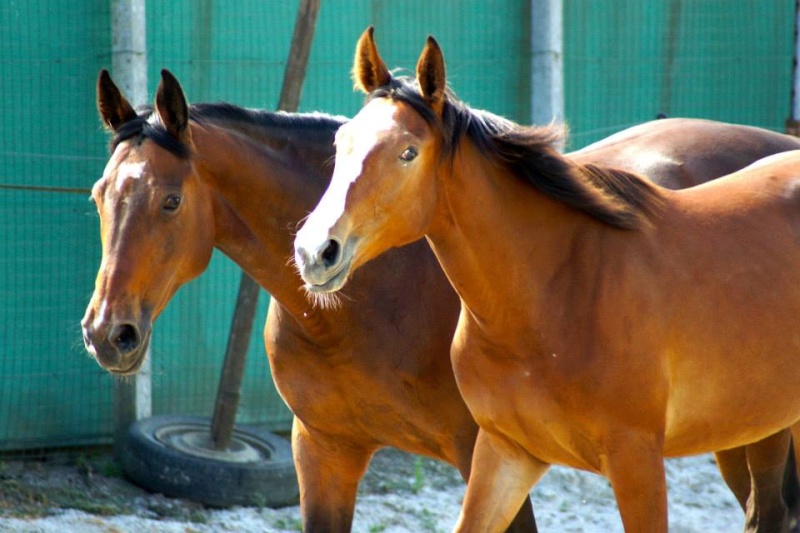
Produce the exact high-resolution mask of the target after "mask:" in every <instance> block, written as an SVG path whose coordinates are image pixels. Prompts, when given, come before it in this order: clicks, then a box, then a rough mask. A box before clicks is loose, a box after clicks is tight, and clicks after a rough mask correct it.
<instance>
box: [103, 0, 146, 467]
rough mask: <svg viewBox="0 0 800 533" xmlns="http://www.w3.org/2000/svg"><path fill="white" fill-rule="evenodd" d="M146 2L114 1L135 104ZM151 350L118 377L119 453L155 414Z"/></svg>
mask: <svg viewBox="0 0 800 533" xmlns="http://www.w3.org/2000/svg"><path fill="white" fill-rule="evenodd" d="M145 4H146V0H112V1H111V71H112V73H113V75H114V79H115V80H116V82H117V85H118V86H119V87H120V89H121V90H122V92H123V94H125V95H127V97H128V99H129V101H130V102H131V103H132V104H133V105H134V106H136V105H141V104H144V103H146V101H147V55H146V49H147V48H146V47H147V45H146V41H147V34H146V31H145ZM150 376H151V370H150V350H149V348H148V352H147V355H146V356H145V361H144V363H143V364H142V367H141V370H140V371H139V373H138V374H137V375H136V376H134V377H131V378H115V387H114V422H115V428H114V446H115V452H116V453H117V454H118V453H119V451H120V445H121V444H122V443H123V442H124V436H125V434H126V432H127V431H128V427H129V426H130V425H131V424H132V423H133V422H135V421H136V420H139V419H140V418H147V417H149V416H150V415H151V414H152V401H151V400H152V395H151V381H150Z"/></svg>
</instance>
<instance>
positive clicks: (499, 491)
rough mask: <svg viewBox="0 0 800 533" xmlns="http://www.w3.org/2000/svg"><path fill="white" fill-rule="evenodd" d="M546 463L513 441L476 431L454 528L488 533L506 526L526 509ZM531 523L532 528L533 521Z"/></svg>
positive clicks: (546, 466) (544, 470)
mask: <svg viewBox="0 0 800 533" xmlns="http://www.w3.org/2000/svg"><path fill="white" fill-rule="evenodd" d="M549 466H550V465H548V464H546V463H543V462H542V461H539V460H538V459H536V458H535V457H533V456H531V455H530V454H528V453H527V452H525V451H524V450H523V449H522V448H520V447H519V446H518V445H517V444H515V443H513V442H510V441H508V440H506V439H504V438H502V437H499V436H495V435H490V434H488V433H487V432H486V431H484V430H480V431H478V438H477V440H476V441H475V451H474V453H473V455H472V472H471V474H470V476H469V482H468V483H467V492H466V494H465V495H464V504H463V506H462V508H461V514H460V516H459V517H458V522H457V524H456V527H455V531H457V532H472V531H474V532H480V533H484V532H486V533H489V532H501V531H503V530H505V529H506V528H508V527H509V526H510V525H511V524H512V521H513V520H514V519H515V516H518V515H519V514H520V513H522V512H523V511H524V510H525V507H524V506H523V504H524V503H525V502H526V500H527V502H528V505H530V500H528V491H529V490H530V488H531V487H532V486H533V485H534V484H535V483H536V482H537V481H538V480H539V478H541V477H542V476H543V475H544V473H545V472H546V471H547V468H548V467H549ZM521 506H522V509H521ZM532 516H533V515H531V518H532ZM517 525H520V524H517ZM532 525H533V527H534V528H535V523H534V524H532ZM520 527H521V525H520Z"/></svg>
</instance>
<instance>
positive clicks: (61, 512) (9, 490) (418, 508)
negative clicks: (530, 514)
mask: <svg viewBox="0 0 800 533" xmlns="http://www.w3.org/2000/svg"><path fill="white" fill-rule="evenodd" d="M667 473H668V483H669V503H670V508H669V510H670V531H671V532H674V533H690V532H703V533H714V532H720V533H727V532H736V531H741V530H742V525H743V513H742V512H741V510H740V509H739V506H738V504H737V503H736V501H735V500H734V498H733V496H732V495H731V494H730V492H729V491H728V490H727V488H726V487H725V485H724V484H723V482H722V480H721V478H720V476H719V473H718V471H717V468H716V465H715V463H714V459H713V456H710V455H703V456H698V457H691V458H683V459H671V460H668V461H667ZM0 491H1V492H0V531H21V532H31V533H32V532H37V533H66V532H72V531H75V532H81V533H83V532H86V533H94V532H98V533H99V532H104V533H105V532H108V533H112V532H113V533H128V532H130V533H145V532H159V533H160V532H165V533H173V532H174V533H193V532H197V533H205V532H209V533H211V532H217V531H236V532H244V533H249V532H264V531H266V532H284V531H300V530H301V525H300V511H299V507H297V506H293V507H285V508H281V509H268V508H251V507H236V508H231V509H208V508H205V507H204V506H202V505H199V504H197V503H195V502H191V501H186V500H181V499H174V498H167V497H164V496H162V495H158V494H150V493H148V492H146V491H144V490H142V489H140V488H138V487H136V486H134V485H132V484H130V483H129V482H127V481H126V480H125V479H124V478H123V476H122V475H121V474H120V473H119V471H118V469H117V468H116V465H115V464H114V463H113V461H111V459H110V457H108V456H103V455H100V456H93V457H88V458H86V457H84V458H80V457H79V458H78V459H77V460H74V459H73V460H70V461H56V462H53V461H51V462H47V463H42V462H30V461H24V462H23V461H11V462H9V461H6V462H4V463H2V465H0ZM463 493H464V485H463V483H462V482H461V480H460V477H459V476H458V473H457V472H456V471H455V470H454V469H453V468H451V467H449V466H447V465H444V464H442V463H439V462H436V461H432V460H429V459H425V458H420V457H416V456H412V455H408V454H405V453H402V452H398V451H395V450H383V451H381V452H380V453H378V454H377V455H376V457H375V459H374V460H373V463H372V466H371V467H370V470H369V472H368V474H367V475H366V476H365V478H364V480H363V482H362V485H361V490H360V494H359V499H358V503H357V506H356V518H355V523H354V527H353V530H354V531H355V532H357V533H379V532H392V533H406V532H446V531H450V530H451V528H452V526H453V525H454V523H455V521H456V519H457V517H458V512H459V508H460V507H459V506H460V503H461V498H462V496H463ZM531 494H532V498H533V504H534V509H535V512H536V517H537V522H538V525H539V530H540V531H541V532H542V533H548V532H553V533H560V532H589V533H594V532H597V533H606V532H621V531H622V525H621V522H620V519H619V515H618V513H617V508H616V505H615V503H614V499H613V494H612V492H611V488H610V486H609V484H608V482H607V481H606V480H605V479H604V478H602V477H600V476H596V475H593V474H587V473H584V472H578V471H575V470H571V469H566V468H559V467H554V468H552V469H551V470H550V471H549V472H548V473H547V474H546V475H545V477H544V478H543V479H542V481H541V482H540V483H539V484H538V485H537V486H536V488H535V489H534V490H533V492H532V493H531Z"/></svg>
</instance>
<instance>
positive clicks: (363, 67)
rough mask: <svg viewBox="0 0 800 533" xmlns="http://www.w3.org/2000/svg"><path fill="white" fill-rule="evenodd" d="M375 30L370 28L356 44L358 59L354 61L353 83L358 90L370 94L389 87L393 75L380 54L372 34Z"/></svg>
mask: <svg viewBox="0 0 800 533" xmlns="http://www.w3.org/2000/svg"><path fill="white" fill-rule="evenodd" d="M374 31H375V28H374V27H372V26H370V27H369V28H367V29H366V30H365V31H364V33H362V34H361V37H360V38H359V39H358V44H356V57H355V60H354V61H353V82H354V83H355V87H356V88H357V89H361V90H362V91H363V92H365V93H367V94H369V93H371V92H372V91H374V90H375V89H377V88H378V87H383V86H385V85H389V82H390V81H391V79H392V75H391V74H390V73H389V69H387V68H386V64H385V63H384V62H383V59H381V56H380V55H379V54H378V47H377V46H375V39H374V38H373V36H372V34H373V33H374Z"/></svg>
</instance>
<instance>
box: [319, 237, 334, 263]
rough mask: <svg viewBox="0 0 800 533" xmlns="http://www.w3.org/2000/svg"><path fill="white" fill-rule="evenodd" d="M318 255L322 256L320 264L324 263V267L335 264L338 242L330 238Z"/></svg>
mask: <svg viewBox="0 0 800 533" xmlns="http://www.w3.org/2000/svg"><path fill="white" fill-rule="evenodd" d="M320 257H322V264H323V265H325V268H330V267H331V266H333V265H335V264H336V262H337V261H338V260H339V243H338V242H336V241H335V240H333V239H330V240H329V241H328V245H327V246H326V247H325V249H324V250H322V254H321V256H320Z"/></svg>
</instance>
